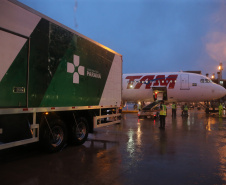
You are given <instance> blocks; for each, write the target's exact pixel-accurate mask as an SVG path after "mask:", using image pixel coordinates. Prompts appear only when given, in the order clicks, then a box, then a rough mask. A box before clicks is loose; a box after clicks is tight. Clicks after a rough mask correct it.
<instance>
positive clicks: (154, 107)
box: [138, 101, 160, 119]
mask: <svg viewBox="0 0 226 185" xmlns="http://www.w3.org/2000/svg"><path fill="white" fill-rule="evenodd" d="M159 104H160V101H155V102H153V103H151V104H149V105H147V106H145V107H143V108H142V109H141V110H139V111H138V118H143V117H147V118H154V119H155V118H158V117H159V111H160V107H159Z"/></svg>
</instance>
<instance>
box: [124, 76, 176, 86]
mask: <svg viewBox="0 0 226 185" xmlns="http://www.w3.org/2000/svg"><path fill="white" fill-rule="evenodd" d="M177 77H178V75H169V76H167V77H165V75H145V76H142V75H139V76H127V77H126V78H125V79H128V84H127V89H131V85H132V86H133V85H134V87H133V89H140V87H141V86H142V85H145V89H151V87H168V89H174V86H175V83H176V80H177Z"/></svg>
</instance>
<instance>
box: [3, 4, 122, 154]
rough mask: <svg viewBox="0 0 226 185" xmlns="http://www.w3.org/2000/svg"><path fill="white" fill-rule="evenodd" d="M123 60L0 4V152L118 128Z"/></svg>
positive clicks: (28, 12)
mask: <svg viewBox="0 0 226 185" xmlns="http://www.w3.org/2000/svg"><path fill="white" fill-rule="evenodd" d="M121 87H122V56H121V55H120V54H118V53H116V52H115V51H113V50H111V49H109V48H107V47H105V46H103V45H101V44H99V43H97V42H95V41H93V40H91V39H89V38H87V37H85V36H83V35H81V34H79V33H77V32H76V31H74V30H72V29H70V28H68V27H66V26H64V25H62V24H60V23H58V22H56V21H54V20H52V19H51V18H49V17H47V16H45V15H43V14H41V13H39V12H37V11H35V10H33V9H31V8H30V7H28V6H26V5H24V4H22V3H20V2H18V1H15V0H1V1H0V150H1V149H6V148H10V147H14V146H19V145H24V144H28V143H32V142H38V141H40V143H42V145H43V146H44V147H45V148H46V149H48V150H49V151H52V152H55V151H59V150H61V149H62V148H63V147H64V146H65V144H66V143H75V144H83V143H84V142H85V141H86V139H87V137H88V133H89V132H92V131H93V129H94V128H98V127H101V126H106V125H110V124H115V123H119V122H120V118H119V117H120V113H119V112H120V111H119V109H120V104H121Z"/></svg>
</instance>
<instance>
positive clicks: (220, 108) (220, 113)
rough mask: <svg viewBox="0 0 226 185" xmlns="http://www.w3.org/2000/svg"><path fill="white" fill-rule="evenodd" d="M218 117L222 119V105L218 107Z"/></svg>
mask: <svg viewBox="0 0 226 185" xmlns="http://www.w3.org/2000/svg"><path fill="white" fill-rule="evenodd" d="M218 109H219V117H222V114H223V106H222V104H221V103H220V105H219V108H218Z"/></svg>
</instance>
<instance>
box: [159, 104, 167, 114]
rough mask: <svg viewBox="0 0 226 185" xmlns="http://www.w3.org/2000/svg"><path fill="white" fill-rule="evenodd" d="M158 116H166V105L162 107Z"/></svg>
mask: <svg viewBox="0 0 226 185" xmlns="http://www.w3.org/2000/svg"><path fill="white" fill-rule="evenodd" d="M159 114H160V115H163V116H166V105H162V109H161V111H160V113H159Z"/></svg>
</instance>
